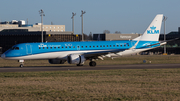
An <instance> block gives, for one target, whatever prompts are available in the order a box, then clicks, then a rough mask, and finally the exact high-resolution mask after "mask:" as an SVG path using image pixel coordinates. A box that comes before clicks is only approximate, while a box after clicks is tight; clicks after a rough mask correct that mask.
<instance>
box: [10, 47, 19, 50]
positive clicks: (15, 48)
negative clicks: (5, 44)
mask: <svg viewBox="0 0 180 101" xmlns="http://www.w3.org/2000/svg"><path fill="white" fill-rule="evenodd" d="M11 49H12V50H19V47H12V48H11Z"/></svg>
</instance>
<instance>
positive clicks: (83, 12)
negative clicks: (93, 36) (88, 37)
mask: <svg viewBox="0 0 180 101" xmlns="http://www.w3.org/2000/svg"><path fill="white" fill-rule="evenodd" d="M85 13H86V11H83V10H81V18H82V20H81V22H82V41H84V33H83V14H85Z"/></svg>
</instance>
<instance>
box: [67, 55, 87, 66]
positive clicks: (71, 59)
mask: <svg viewBox="0 0 180 101" xmlns="http://www.w3.org/2000/svg"><path fill="white" fill-rule="evenodd" d="M67 61H68V63H69V64H84V61H86V59H85V57H84V56H83V55H78V54H71V55H69V56H68V57H67Z"/></svg>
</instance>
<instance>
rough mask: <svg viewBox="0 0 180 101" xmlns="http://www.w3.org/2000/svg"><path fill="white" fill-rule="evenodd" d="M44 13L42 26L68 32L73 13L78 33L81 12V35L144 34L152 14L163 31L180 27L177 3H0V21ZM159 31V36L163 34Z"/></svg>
mask: <svg viewBox="0 0 180 101" xmlns="http://www.w3.org/2000/svg"><path fill="white" fill-rule="evenodd" d="M40 9H43V10H44V12H45V17H44V24H51V22H53V24H55V25H65V26H66V31H72V19H71V16H72V12H75V13H76V16H75V17H74V21H75V33H77V34H78V33H81V17H80V15H81V10H84V11H86V13H85V14H84V33H85V34H89V33H90V32H92V33H102V32H103V31H104V30H109V31H110V32H111V33H114V32H115V31H120V32H121V33H144V31H145V29H146V28H147V27H148V25H149V24H150V23H151V21H152V20H153V19H154V17H155V16H156V14H164V15H165V16H167V17H168V19H167V21H166V24H167V26H166V32H167V33H169V32H171V31H178V27H180V12H179V10H180V0H0V21H1V22H3V21H11V20H26V19H27V18H28V21H29V22H28V23H29V24H35V23H37V22H41V18H40V15H39V12H38V11H39V10H40ZM163 32H164V31H163V28H162V31H161V33H163Z"/></svg>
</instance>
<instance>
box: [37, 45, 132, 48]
mask: <svg viewBox="0 0 180 101" xmlns="http://www.w3.org/2000/svg"><path fill="white" fill-rule="evenodd" d="M115 46H117V47H119V46H120V47H122V46H124V47H126V46H129V45H107V46H106V45H100V46H98V45H97V46H89V47H90V48H91V47H93V48H95V47H115ZM87 47H88V46H85V47H84V46H81V48H87ZM41 48H42V49H45V47H39V49H41ZM46 48H47V49H52V47H50V48H49V47H46ZM56 48H60V47H54V49H56ZM61 48H68V47H67V46H66V47H61ZM69 48H71V46H69ZM72 48H75V46H72ZM77 48H80V46H77Z"/></svg>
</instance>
